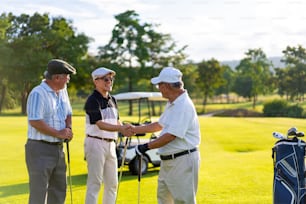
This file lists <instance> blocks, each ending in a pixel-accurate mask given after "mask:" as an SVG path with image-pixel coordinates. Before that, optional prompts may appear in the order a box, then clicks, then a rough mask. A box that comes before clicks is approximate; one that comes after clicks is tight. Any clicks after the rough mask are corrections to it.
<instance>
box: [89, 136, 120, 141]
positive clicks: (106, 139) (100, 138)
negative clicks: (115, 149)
mask: <svg viewBox="0 0 306 204" xmlns="http://www.w3.org/2000/svg"><path fill="white" fill-rule="evenodd" d="M87 137H91V138H95V139H99V140H104V141H107V142H114V141H115V140H114V139H110V138H102V137H98V136H91V135H87Z"/></svg>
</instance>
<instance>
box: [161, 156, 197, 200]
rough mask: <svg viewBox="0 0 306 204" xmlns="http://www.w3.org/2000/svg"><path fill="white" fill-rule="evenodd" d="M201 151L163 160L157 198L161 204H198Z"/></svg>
mask: <svg viewBox="0 0 306 204" xmlns="http://www.w3.org/2000/svg"><path fill="white" fill-rule="evenodd" d="M199 165H200V154H199V151H195V152H192V153H190V154H186V155H183V156H180V157H177V158H175V159H173V160H164V161H162V162H161V167H160V172H159V177H158V189H157V199H158V203H159V204H196V193H197V190H198V173H199Z"/></svg>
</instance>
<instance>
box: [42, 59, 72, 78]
mask: <svg viewBox="0 0 306 204" xmlns="http://www.w3.org/2000/svg"><path fill="white" fill-rule="evenodd" d="M47 71H48V74H49V75H54V74H76V70H75V68H74V67H73V66H71V65H70V64H68V63H67V62H65V61H64V60H60V59H52V60H50V61H49V62H48V66H47Z"/></svg>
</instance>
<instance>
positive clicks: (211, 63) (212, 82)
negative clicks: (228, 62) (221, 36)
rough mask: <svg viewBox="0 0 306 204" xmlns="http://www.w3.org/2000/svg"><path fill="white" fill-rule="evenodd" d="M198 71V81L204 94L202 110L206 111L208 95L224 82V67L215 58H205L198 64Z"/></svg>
mask: <svg viewBox="0 0 306 204" xmlns="http://www.w3.org/2000/svg"><path fill="white" fill-rule="evenodd" d="M198 72H199V73H198V78H197V79H196V81H197V84H198V86H199V89H200V91H201V92H202V95H203V102H202V105H203V109H202V112H205V106H206V104H207V99H208V97H209V96H212V95H213V94H214V91H215V90H216V89H217V88H218V87H220V86H221V85H222V83H223V82H224V80H223V77H222V76H223V73H224V67H223V66H221V65H220V63H219V62H218V61H217V60H215V59H211V60H208V61H204V60H203V61H202V62H200V63H199V64H198Z"/></svg>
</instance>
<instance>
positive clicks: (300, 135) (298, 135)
mask: <svg viewBox="0 0 306 204" xmlns="http://www.w3.org/2000/svg"><path fill="white" fill-rule="evenodd" d="M296 136H297V137H304V132H297V133H296Z"/></svg>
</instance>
